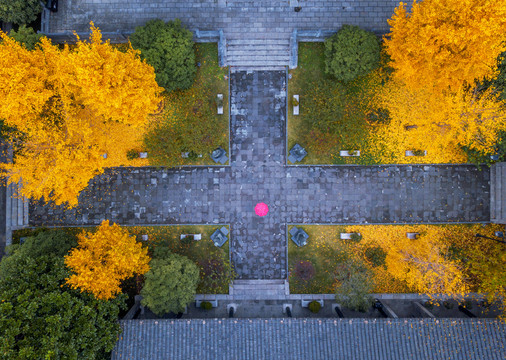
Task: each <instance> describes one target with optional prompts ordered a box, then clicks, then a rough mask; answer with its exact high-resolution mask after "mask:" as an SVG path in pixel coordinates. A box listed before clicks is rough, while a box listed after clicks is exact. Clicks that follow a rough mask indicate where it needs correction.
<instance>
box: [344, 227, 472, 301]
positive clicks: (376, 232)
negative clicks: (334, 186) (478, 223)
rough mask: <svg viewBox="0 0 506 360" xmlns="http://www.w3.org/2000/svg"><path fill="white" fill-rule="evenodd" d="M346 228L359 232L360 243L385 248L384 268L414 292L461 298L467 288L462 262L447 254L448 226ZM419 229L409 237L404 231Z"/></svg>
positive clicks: (448, 246)
mask: <svg viewBox="0 0 506 360" xmlns="http://www.w3.org/2000/svg"><path fill="white" fill-rule="evenodd" d="M347 231H351V232H358V233H360V234H361V235H362V237H363V238H362V241H361V243H362V245H363V246H379V247H381V248H382V249H383V250H384V251H385V252H386V259H385V265H386V270H387V272H388V273H390V275H392V276H393V277H394V278H396V279H399V280H402V281H404V282H405V283H406V284H407V285H408V286H409V288H410V289H413V290H414V291H416V292H418V293H423V294H427V295H428V296H431V297H432V296H434V295H439V294H445V295H448V296H451V297H454V298H461V297H462V296H463V295H464V294H465V293H466V292H468V291H469V283H468V279H467V276H466V272H465V269H464V266H463V264H462V263H460V262H458V261H455V260H453V259H452V258H451V256H450V245H451V244H450V243H449V242H448V241H446V240H447V237H449V236H451V234H452V229H451V228H447V227H441V226H424V225H415V226H411V225H404V226H392V225H377V226H349V227H347ZM408 232H413V233H419V236H418V238H417V239H409V238H408V237H407V236H406V233H408Z"/></svg>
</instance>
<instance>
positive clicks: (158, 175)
mask: <svg viewBox="0 0 506 360" xmlns="http://www.w3.org/2000/svg"><path fill="white" fill-rule="evenodd" d="M286 87H287V82H286V71H234V70H232V71H231V74H230V94H231V97H230V114H231V115H230V132H231V146H230V147H231V154H230V158H231V162H230V166H224V167H185V168H182V169H156V168H151V167H145V168H114V169H107V170H106V171H105V173H104V174H103V175H101V176H98V177H96V178H95V179H93V180H92V181H91V182H90V185H89V187H88V189H86V190H85V191H84V192H83V193H82V194H81V197H80V201H79V206H78V207H77V208H76V209H72V210H70V211H64V210H63V209H62V208H58V207H56V208H52V207H50V206H48V205H44V204H42V203H32V204H31V207H30V223H31V225H33V226H42V225H93V224H99V223H100V222H101V221H102V220H103V219H110V220H111V221H114V222H117V223H119V224H123V225H134V224H143V225H149V224H190V223H202V224H230V228H231V236H230V242H231V246H230V251H231V259H232V262H233V265H234V268H235V271H236V273H237V274H238V277H239V278H240V279H284V278H286V276H287V273H286V268H287V253H286V252H287V234H286V224H289V223H304V224H311V223H312V224H332V223H334V224H335V223H348V224H351V223H356V224H366V223H429V222H481V221H483V222H488V221H489V220H490V210H489V191H490V186H489V176H490V174H489V171H488V169H483V170H482V171H478V170H477V169H476V167H475V166H472V165H420V166H418V165H402V166H400V165H387V166H286V159H285V154H286V149H285V144H286V138H285V128H286ZM258 202H265V203H267V204H268V205H269V208H270V212H269V214H268V215H267V216H265V217H262V218H261V217H258V216H256V215H255V214H254V206H255V204H256V203H258Z"/></svg>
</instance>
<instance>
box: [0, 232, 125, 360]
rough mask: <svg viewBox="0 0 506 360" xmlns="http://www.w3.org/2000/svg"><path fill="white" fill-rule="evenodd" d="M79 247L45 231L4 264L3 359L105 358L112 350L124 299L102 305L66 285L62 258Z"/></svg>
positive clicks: (0, 292) (0, 283)
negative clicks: (75, 247) (73, 247)
mask: <svg viewBox="0 0 506 360" xmlns="http://www.w3.org/2000/svg"><path fill="white" fill-rule="evenodd" d="M75 244H76V240H75V237H73V236H72V235H69V234H68V233H66V232H65V231H50V232H49V231H48V232H42V233H40V234H38V235H37V237H30V238H28V239H27V240H26V241H25V243H24V244H23V245H16V246H13V247H12V248H11V249H10V254H9V256H6V257H4V258H3V259H2V262H1V263H0V298H1V299H2V302H1V303H0V337H1V338H2V341H1V342H0V353H1V354H2V358H3V359H75V360H78V359H104V358H105V357H104V355H105V354H106V353H107V352H110V351H111V350H112V349H113V347H114V345H115V343H116V340H117V337H118V335H119V331H120V327H119V324H118V322H117V319H118V314H119V310H120V308H123V307H124V306H125V305H124V304H125V297H124V296H123V295H122V296H119V297H117V298H115V299H114V300H112V301H102V300H98V299H96V298H95V297H94V296H92V295H89V294H86V293H80V292H79V291H75V290H72V289H70V288H69V287H68V286H66V285H65V278H66V277H67V276H68V275H69V273H68V270H67V269H66V267H65V264H64V260H63V255H64V254H66V253H67V252H68V251H69V249H70V248H71V247H72V246H74V245H75Z"/></svg>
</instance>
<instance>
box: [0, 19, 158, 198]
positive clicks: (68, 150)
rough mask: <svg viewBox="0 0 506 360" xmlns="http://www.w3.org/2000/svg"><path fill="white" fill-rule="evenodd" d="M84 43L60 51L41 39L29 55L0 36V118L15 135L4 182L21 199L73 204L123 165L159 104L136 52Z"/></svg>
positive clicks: (98, 40)
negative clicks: (17, 188)
mask: <svg viewBox="0 0 506 360" xmlns="http://www.w3.org/2000/svg"><path fill="white" fill-rule="evenodd" d="M91 30H92V34H91V38H90V41H80V40H79V39H78V42H77V44H76V45H75V46H73V47H69V46H65V47H64V48H63V49H60V48H59V47H58V46H56V45H53V44H51V42H50V40H48V39H47V38H42V39H41V44H40V46H39V47H37V48H36V49H35V50H32V51H29V50H27V49H26V48H25V47H24V46H22V45H20V44H19V43H17V42H16V41H14V40H13V39H11V38H9V37H8V36H7V35H5V34H4V33H1V32H0V36H1V38H2V42H1V43H0V83H1V84H2V86H1V87H0V100H1V101H0V118H1V119H4V121H5V124H6V125H8V126H10V127H13V128H15V129H16V132H15V133H14V135H13V136H12V137H11V138H10V139H9V140H10V142H11V144H12V145H13V147H14V149H15V150H16V151H15V157H14V162H13V163H12V164H8V165H4V168H5V169H6V170H7V174H8V175H9V176H10V177H9V181H10V182H18V181H19V180H21V179H22V181H23V188H22V195H24V196H26V197H30V198H35V199H39V198H44V199H45V200H46V201H48V200H53V201H54V202H55V203H56V204H57V205H59V204H63V203H66V204H67V205H69V206H75V205H77V199H78V195H79V193H80V192H81V191H82V190H83V189H84V188H85V187H86V186H87V184H88V182H89V180H90V179H91V178H92V177H94V176H95V175H98V174H100V173H101V172H103V168H104V167H108V166H118V165H129V164H131V163H130V162H129V161H128V160H127V155H126V154H127V151H128V150H129V149H132V148H136V147H138V146H139V145H140V144H141V140H142V136H143V134H144V132H145V126H146V124H147V121H148V118H149V114H151V113H154V112H155V111H156V110H157V108H158V104H159V103H160V98H159V94H160V91H161V88H160V87H159V86H158V85H157V83H156V81H155V73H154V70H153V68H152V67H151V66H150V65H148V64H146V63H145V62H143V61H141V60H140V58H139V54H138V52H137V51H135V50H133V49H131V48H130V49H129V50H127V51H126V52H121V51H119V50H118V49H116V48H114V47H113V46H111V44H110V43H109V42H103V41H102V36H101V33H100V31H99V30H98V29H97V28H95V27H94V26H93V24H92V27H91Z"/></svg>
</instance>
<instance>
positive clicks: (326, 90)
mask: <svg viewBox="0 0 506 360" xmlns="http://www.w3.org/2000/svg"><path fill="white" fill-rule="evenodd" d="M324 70H325V56H324V45H323V43H299V63H298V67H297V69H293V70H290V74H291V76H292V78H291V79H290V80H289V84H288V95H289V96H288V99H289V100H288V107H289V111H288V149H287V150H290V149H291V148H292V147H293V146H294V145H295V144H296V143H299V144H300V145H302V146H303V147H304V148H306V150H307V151H308V155H307V156H306V157H305V158H304V159H303V161H302V162H301V163H302V164H374V163H376V161H375V159H374V157H373V156H371V155H370V154H368V151H367V149H368V144H367V141H368V134H369V132H370V131H371V128H372V126H371V125H370V124H369V122H368V121H367V117H368V113H369V112H370V111H371V110H372V105H371V104H370V100H371V98H372V94H373V92H374V91H375V88H376V87H377V86H379V85H380V84H381V76H380V74H381V72H380V71H379V70H378V71H373V72H372V73H371V74H369V75H367V76H364V77H359V78H357V79H356V80H354V81H352V82H349V83H345V82H341V81H337V80H335V79H333V78H332V77H331V76H329V75H327V74H325V71H324ZM295 94H298V95H300V99H299V103H300V105H299V106H300V107H299V111H300V115H298V116H295V115H293V110H292V109H293V95H295ZM340 150H360V152H361V156H359V157H341V156H339V151H340Z"/></svg>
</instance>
